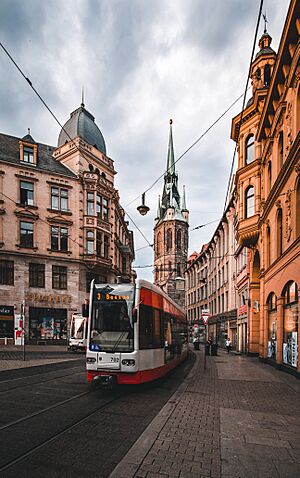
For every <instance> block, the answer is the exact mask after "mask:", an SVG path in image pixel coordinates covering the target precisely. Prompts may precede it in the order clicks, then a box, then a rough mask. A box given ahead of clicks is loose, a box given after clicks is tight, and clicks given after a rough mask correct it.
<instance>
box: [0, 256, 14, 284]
mask: <svg viewBox="0 0 300 478" xmlns="http://www.w3.org/2000/svg"><path fill="white" fill-rule="evenodd" d="M0 284H1V285H14V261H7V260H4V259H0Z"/></svg>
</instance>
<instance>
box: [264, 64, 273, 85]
mask: <svg viewBox="0 0 300 478" xmlns="http://www.w3.org/2000/svg"><path fill="white" fill-rule="evenodd" d="M270 83H271V67H270V65H265V67H264V85H265V86H270Z"/></svg>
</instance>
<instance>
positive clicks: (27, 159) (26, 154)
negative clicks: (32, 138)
mask: <svg viewBox="0 0 300 478" xmlns="http://www.w3.org/2000/svg"><path fill="white" fill-rule="evenodd" d="M33 157H34V155H33V148H30V147H29V146H24V148H23V161H24V163H31V164H32V163H33V162H34V161H33Z"/></svg>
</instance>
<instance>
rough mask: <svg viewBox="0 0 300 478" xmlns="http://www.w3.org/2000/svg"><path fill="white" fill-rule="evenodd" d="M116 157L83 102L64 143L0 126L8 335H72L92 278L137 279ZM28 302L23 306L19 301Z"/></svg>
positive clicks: (1, 253) (0, 318)
mask: <svg viewBox="0 0 300 478" xmlns="http://www.w3.org/2000/svg"><path fill="white" fill-rule="evenodd" d="M115 174H116V171H115V168H114V163H113V161H112V159H110V158H109V157H108V156H107V153H106V145H105V141H104V139H103V136H102V134H101V131H100V130H99V128H98V126H97V125H96V123H95V121H94V117H93V116H92V115H91V114H90V113H89V112H88V111H87V110H86V109H85V107H84V105H83V104H81V106H80V107H79V108H77V109H76V110H75V111H73V112H72V113H71V116H70V119H69V120H68V121H67V122H66V124H65V125H64V127H63V129H62V130H61V132H60V135H59V139H58V146H57V147H53V146H48V145H45V144H41V143H38V142H36V141H35V140H34V139H33V138H32V136H31V135H30V133H28V134H27V135H26V136H24V137H23V138H17V137H14V136H8V135H5V134H0V339H3V340H4V339H5V338H8V339H11V340H13V338H14V328H15V324H14V319H16V323H17V320H19V316H20V314H21V312H22V314H23V312H25V328H26V336H27V338H28V339H29V340H31V341H32V342H37V341H40V340H43V341H52V340H54V339H55V340H56V341H57V340H66V338H67V327H68V320H69V319H70V317H71V315H72V313H74V312H81V310H82V304H84V302H85V300H86V299H88V296H89V284H90V281H91V279H93V278H95V279H96V280H97V281H101V282H102V281H105V282H106V281H107V282H116V281H117V280H118V276H120V277H121V279H122V280H123V281H131V280H132V277H133V276H132V270H131V265H132V260H133V254H134V252H133V235H132V232H131V231H130V230H129V229H128V223H127V222H126V221H125V219H124V210H123V209H122V207H121V205H120V202H119V194H118V191H117V190H116V189H115V187H114V176H115ZM21 309H22V310H21Z"/></svg>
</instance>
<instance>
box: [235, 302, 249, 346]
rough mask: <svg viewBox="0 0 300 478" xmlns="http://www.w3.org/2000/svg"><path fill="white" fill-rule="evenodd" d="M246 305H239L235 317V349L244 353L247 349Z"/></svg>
mask: <svg viewBox="0 0 300 478" xmlns="http://www.w3.org/2000/svg"><path fill="white" fill-rule="evenodd" d="M247 325H248V307H247V305H241V306H240V307H239V308H238V318H237V351H238V352H240V353H242V354H246V353H247V351H248V346H247V343H248V340H247V334H248V327H247Z"/></svg>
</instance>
